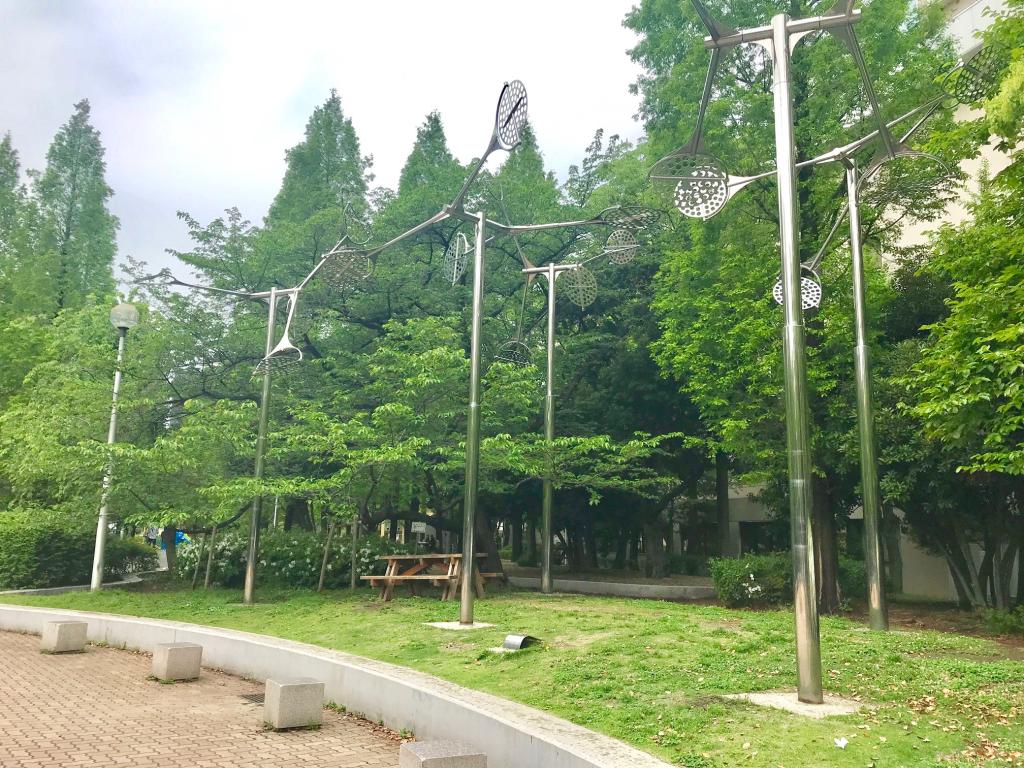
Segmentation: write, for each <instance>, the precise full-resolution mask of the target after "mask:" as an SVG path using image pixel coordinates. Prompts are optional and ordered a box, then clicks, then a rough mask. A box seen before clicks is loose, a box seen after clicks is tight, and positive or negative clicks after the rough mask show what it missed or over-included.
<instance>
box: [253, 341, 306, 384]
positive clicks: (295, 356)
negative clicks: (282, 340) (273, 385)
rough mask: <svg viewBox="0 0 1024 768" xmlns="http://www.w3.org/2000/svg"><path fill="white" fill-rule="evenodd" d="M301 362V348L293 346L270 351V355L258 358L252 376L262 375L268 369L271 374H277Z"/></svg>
mask: <svg viewBox="0 0 1024 768" xmlns="http://www.w3.org/2000/svg"><path fill="white" fill-rule="evenodd" d="M301 362H302V352H301V350H299V349H296V348H295V347H288V348H286V349H282V350H280V351H277V352H272V353H271V354H270V355H268V356H267V357H264V358H263V359H262V360H260V361H259V363H257V365H256V370H254V371H253V373H252V375H253V376H254V377H255V376H262V375H263V374H264V373H266V372H267V371H268V370H269V371H270V373H271V375H277V374H279V373H283V372H285V371H287V370H289V369H290V368H293V367H295V366H296V365H298V364H299V363H301Z"/></svg>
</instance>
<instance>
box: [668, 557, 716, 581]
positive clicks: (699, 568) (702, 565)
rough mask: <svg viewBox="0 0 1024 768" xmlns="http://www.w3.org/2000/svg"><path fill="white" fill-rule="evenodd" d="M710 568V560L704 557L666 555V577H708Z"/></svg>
mask: <svg viewBox="0 0 1024 768" xmlns="http://www.w3.org/2000/svg"><path fill="white" fill-rule="evenodd" d="M709 568H710V566H709V562H708V558H706V557H704V556H702V555H691V554H685V553H684V554H682V555H665V575H666V576H675V575H679V576H707V575H708V573H709Z"/></svg>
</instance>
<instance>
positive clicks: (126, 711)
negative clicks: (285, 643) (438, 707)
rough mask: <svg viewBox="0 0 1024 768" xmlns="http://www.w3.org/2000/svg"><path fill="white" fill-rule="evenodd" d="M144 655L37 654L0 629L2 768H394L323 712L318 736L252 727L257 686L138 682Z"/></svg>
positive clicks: (379, 732)
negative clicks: (322, 720) (296, 767)
mask: <svg viewBox="0 0 1024 768" xmlns="http://www.w3.org/2000/svg"><path fill="white" fill-rule="evenodd" d="M149 669H150V657H149V656H147V655H144V654H137V653H131V652H127V651H120V650H114V649H112V648H97V647H94V646H88V647H87V649H86V652H85V653H75V654H64V655H45V654H41V653H39V637H38V636H36V635H20V634H15V633H12V632H0V766H2V768H56V766H60V768H75V767H78V766H89V768H101V767H102V768H108V767H110V768H113V767H114V766H117V767H118V768H126V767H127V768H185V767H186V766H187V767H188V768H228V767H229V766H230V767H231V768H279V767H280V768H284V766H289V768H294V766H301V768H355V767H356V766H358V767H359V768H384V767H385V766H386V767H387V768H394V766H397V765H398V746H399V744H398V741H397V740H396V739H395V737H394V736H393V735H392V734H390V733H389V732H386V731H384V730H383V729H380V728H377V727H376V726H373V725H371V724H369V723H367V722H365V721H363V720H358V719H356V718H354V717H350V716H346V715H342V714H338V713H336V712H332V711H330V710H327V711H325V712H324V724H323V727H322V728H321V729H320V730H318V731H286V732H281V733H274V732H272V731H266V730H264V729H263V726H262V721H261V717H262V713H263V705H262V703H254V702H252V701H250V700H247V699H246V698H244V697H246V696H249V697H259V696H261V695H262V693H263V686H262V685H261V684H259V683H254V682H250V681H247V680H242V679H241V678H238V677H232V676H230V675H225V674H222V673H220V672H214V671H212V670H208V669H204V670H203V674H202V676H201V677H200V678H199V680H196V681H193V682H190V683H175V684H174V685H162V684H160V683H158V682H155V681H150V680H147V679H146V676H147V675H148V674H149Z"/></svg>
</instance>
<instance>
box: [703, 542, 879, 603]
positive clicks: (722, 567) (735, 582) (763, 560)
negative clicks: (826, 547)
mask: <svg viewBox="0 0 1024 768" xmlns="http://www.w3.org/2000/svg"><path fill="white" fill-rule="evenodd" d="M711 578H712V579H713V580H714V583H715V593H716V594H717V595H718V599H719V600H721V601H722V602H723V603H725V604H726V605H727V606H729V607H737V606H744V605H777V604H780V603H789V602H792V600H793V560H792V557H791V556H790V554H789V553H788V552H772V553H770V554H765V555H744V556H743V557H737V558H717V559H714V560H712V561H711ZM839 589H840V591H841V592H842V594H843V596H844V597H845V598H851V597H854V598H856V597H861V596H863V595H865V594H866V593H867V573H866V570H865V567H864V563H863V562H862V561H860V560H852V559H850V558H846V557H841V558H839Z"/></svg>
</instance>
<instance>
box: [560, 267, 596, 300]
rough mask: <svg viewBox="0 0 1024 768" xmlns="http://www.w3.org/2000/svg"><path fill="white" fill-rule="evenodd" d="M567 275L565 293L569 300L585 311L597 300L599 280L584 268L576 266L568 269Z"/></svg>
mask: <svg viewBox="0 0 1024 768" xmlns="http://www.w3.org/2000/svg"><path fill="white" fill-rule="evenodd" d="M567 269H568V271H567V272H566V275H565V281H564V282H565V293H566V295H568V297H569V300H570V301H571V302H572V303H573V304H576V305H578V306H579V307H580V308H581V309H585V308H586V307H589V306H590V305H591V304H593V303H594V300H595V299H596V298H597V278H596V277H594V273H593V272H591V271H590V270H589V269H587V268H586V267H584V266H581V265H579V264H574V265H572V266H571V267H567Z"/></svg>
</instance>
